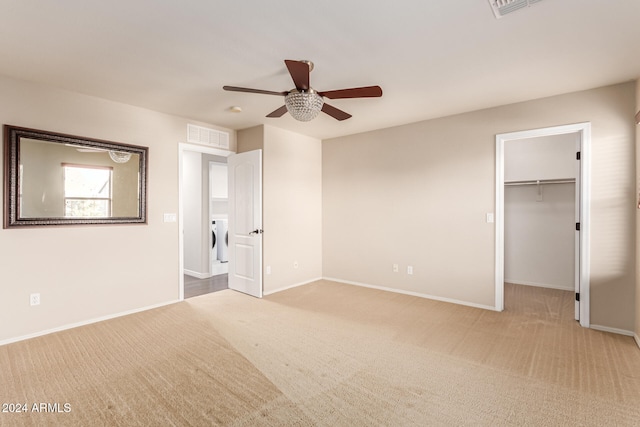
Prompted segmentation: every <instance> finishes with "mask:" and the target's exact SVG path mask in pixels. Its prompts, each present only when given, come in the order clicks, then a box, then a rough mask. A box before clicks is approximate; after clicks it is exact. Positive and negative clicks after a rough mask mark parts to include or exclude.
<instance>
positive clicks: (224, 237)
mask: <svg viewBox="0 0 640 427" xmlns="http://www.w3.org/2000/svg"><path fill="white" fill-rule="evenodd" d="M216 227H217V232H216V234H217V236H218V259H219V260H220V262H228V261H229V222H228V221H227V220H226V219H220V220H217V221H216Z"/></svg>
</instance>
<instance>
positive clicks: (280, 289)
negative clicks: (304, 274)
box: [262, 277, 322, 297]
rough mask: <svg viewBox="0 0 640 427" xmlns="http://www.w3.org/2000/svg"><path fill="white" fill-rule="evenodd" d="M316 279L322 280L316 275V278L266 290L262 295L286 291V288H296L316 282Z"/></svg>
mask: <svg viewBox="0 0 640 427" xmlns="http://www.w3.org/2000/svg"><path fill="white" fill-rule="evenodd" d="M318 280H322V277H318V278H316V279H311V280H307V281H305V282H300V283H295V284H293V285H289V286H284V287H282V288H278V289H273V290H271V291H268V292H263V293H262V295H264V296H265V297H266V296H267V295H272V294H275V293H277V292H282V291H286V290H287V289H291V288H297V287H298V286H303V285H308V284H309V283H313V282H317V281H318Z"/></svg>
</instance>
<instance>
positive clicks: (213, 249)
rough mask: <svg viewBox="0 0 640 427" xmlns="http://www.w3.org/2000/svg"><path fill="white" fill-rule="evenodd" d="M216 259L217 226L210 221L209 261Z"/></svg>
mask: <svg viewBox="0 0 640 427" xmlns="http://www.w3.org/2000/svg"><path fill="white" fill-rule="evenodd" d="M216 258H218V224H216V222H215V221H211V259H212V260H215V259H216Z"/></svg>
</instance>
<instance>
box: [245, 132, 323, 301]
mask: <svg viewBox="0 0 640 427" xmlns="http://www.w3.org/2000/svg"><path fill="white" fill-rule="evenodd" d="M257 148H262V149H263V229H264V234H263V248H264V259H263V266H264V269H265V272H264V276H263V277H264V293H265V294H269V293H272V292H275V291H278V290H281V289H285V288H288V287H291V286H297V285H300V284H304V283H307V282H310V281H313V280H316V279H319V278H321V277H322V169H321V168H322V145H321V142H320V140H318V139H315V138H311V137H307V136H304V135H300V134H297V133H294V132H290V131H286V130H283V129H279V128H276V127H273V126H266V125H265V126H259V127H256V128H251V129H247V130H243V131H240V132H238V151H239V152H241V151H250V150H254V149H257ZM294 263H297V266H298V267H297V268H295V267H294ZM267 267H270V269H271V274H266V269H267Z"/></svg>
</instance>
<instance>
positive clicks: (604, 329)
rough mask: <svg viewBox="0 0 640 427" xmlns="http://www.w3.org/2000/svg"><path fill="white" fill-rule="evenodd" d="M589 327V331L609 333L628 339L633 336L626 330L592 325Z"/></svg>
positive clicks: (631, 332)
mask: <svg viewBox="0 0 640 427" xmlns="http://www.w3.org/2000/svg"><path fill="white" fill-rule="evenodd" d="M589 327H590V328H591V329H595V330H596V331H602V332H611V333H612V334H620V335H626V336H628V337H633V336H634V333H633V331H627V330H626V329H618V328H610V327H608V326H602V325H593V324H592V325H591V326H589Z"/></svg>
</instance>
